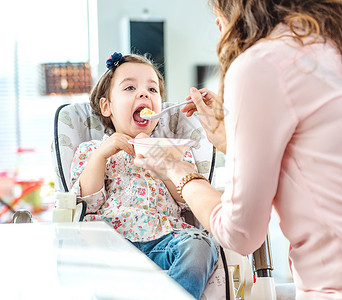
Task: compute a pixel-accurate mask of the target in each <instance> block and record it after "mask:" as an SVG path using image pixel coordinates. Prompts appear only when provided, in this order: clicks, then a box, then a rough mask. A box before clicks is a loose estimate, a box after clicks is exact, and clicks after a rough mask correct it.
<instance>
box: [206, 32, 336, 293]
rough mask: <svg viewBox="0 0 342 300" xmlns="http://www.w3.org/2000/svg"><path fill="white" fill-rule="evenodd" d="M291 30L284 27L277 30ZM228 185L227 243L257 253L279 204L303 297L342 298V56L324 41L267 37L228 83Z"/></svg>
mask: <svg viewBox="0 0 342 300" xmlns="http://www.w3.org/2000/svg"><path fill="white" fill-rule="evenodd" d="M284 33H285V34H288V35H290V32H289V31H288V29H287V27H286V26H285V25H280V26H278V28H276V30H275V31H274V32H273V34H272V36H279V35H281V34H284ZM224 99H225V100H224V101H225V102H224V108H225V110H226V117H225V126H226V134H227V152H226V179H225V192H224V194H223V195H222V198H221V203H220V204H219V205H218V206H217V207H216V208H215V209H214V210H213V212H212V214H211V218H210V222H211V224H210V225H211V230H212V232H213V234H214V236H215V237H216V238H217V240H218V241H219V242H220V244H221V245H223V246H224V247H227V248H231V249H233V250H235V251H236V252H239V253H241V254H244V255H246V254H249V253H251V252H253V251H254V250H256V249H257V248H258V247H259V246H260V245H261V244H262V242H263V241H264V239H265V235H266V233H267V229H268V224H269V220H270V215H271V210H272V206H273V207H274V208H275V210H276V212H277V214H278V216H279V220H280V227H281V229H282V231H283V233H284V235H285V236H286V238H287V239H288V240H289V241H290V244H291V247H292V250H291V251H290V258H291V260H292V271H293V278H294V282H295V284H296V287H297V299H301V300H303V299H342V57H341V55H340V54H339V52H338V51H337V49H336V48H335V47H334V46H333V45H332V44H331V43H330V42H327V43H324V42H323V40H322V38H320V39H318V40H317V41H316V42H315V43H314V44H311V45H306V46H304V47H302V46H300V45H298V44H297V43H296V42H294V41H293V39H292V38H290V37H283V38H281V39H275V40H265V41H261V42H259V43H257V44H255V45H254V46H252V47H251V48H249V49H248V50H247V51H245V52H244V53H243V54H241V55H240V56H239V57H238V58H237V59H236V60H235V61H234V62H233V63H232V65H231V67H230V68H229V70H228V72H227V74H226V80H225V91H224Z"/></svg>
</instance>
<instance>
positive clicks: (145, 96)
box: [138, 91, 149, 99]
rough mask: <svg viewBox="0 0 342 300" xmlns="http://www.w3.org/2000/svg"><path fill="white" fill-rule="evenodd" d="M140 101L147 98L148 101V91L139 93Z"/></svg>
mask: <svg viewBox="0 0 342 300" xmlns="http://www.w3.org/2000/svg"><path fill="white" fill-rule="evenodd" d="M138 97H139V98H140V99H142V98H146V99H148V97H149V96H148V93H147V92H146V91H143V92H140V93H139V96H138Z"/></svg>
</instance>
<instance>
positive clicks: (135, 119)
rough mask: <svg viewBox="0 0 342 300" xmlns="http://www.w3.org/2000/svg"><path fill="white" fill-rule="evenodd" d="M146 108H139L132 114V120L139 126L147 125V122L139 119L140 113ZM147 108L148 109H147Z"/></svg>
mask: <svg viewBox="0 0 342 300" xmlns="http://www.w3.org/2000/svg"><path fill="white" fill-rule="evenodd" d="M145 107H146V106H140V107H138V108H137V109H136V111H135V112H134V113H133V120H134V121H135V122H136V123H138V124H139V125H147V123H148V122H149V121H148V120H145V119H143V118H142V117H140V112H141V111H142V110H143V109H144V108H145ZM147 108H148V107H147Z"/></svg>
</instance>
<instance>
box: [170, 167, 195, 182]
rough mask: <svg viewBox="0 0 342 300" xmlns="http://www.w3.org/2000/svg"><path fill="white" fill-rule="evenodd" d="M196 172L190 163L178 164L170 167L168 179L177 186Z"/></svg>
mask: <svg viewBox="0 0 342 300" xmlns="http://www.w3.org/2000/svg"><path fill="white" fill-rule="evenodd" d="M194 171H195V170H194V167H193V165H191V164H190V163H186V162H177V163H175V164H174V165H173V166H170V167H169V172H168V177H169V178H170V180H171V181H172V182H173V183H174V185H177V184H178V183H179V182H180V180H181V179H182V178H183V177H184V176H186V175H188V174H190V173H192V172H194Z"/></svg>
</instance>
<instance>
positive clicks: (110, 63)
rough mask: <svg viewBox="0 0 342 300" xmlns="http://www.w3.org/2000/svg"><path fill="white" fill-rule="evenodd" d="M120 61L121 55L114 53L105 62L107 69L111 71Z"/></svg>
mask: <svg viewBox="0 0 342 300" xmlns="http://www.w3.org/2000/svg"><path fill="white" fill-rule="evenodd" d="M121 60H122V54H121V53H119V52H114V54H112V55H111V56H110V57H109V58H108V59H107V61H106V65H107V68H108V69H109V70H111V69H112V68H113V67H117V66H118V65H119V64H120V62H121Z"/></svg>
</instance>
